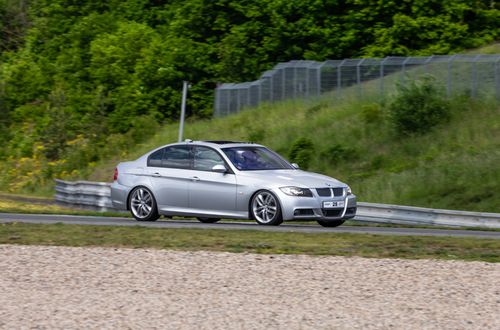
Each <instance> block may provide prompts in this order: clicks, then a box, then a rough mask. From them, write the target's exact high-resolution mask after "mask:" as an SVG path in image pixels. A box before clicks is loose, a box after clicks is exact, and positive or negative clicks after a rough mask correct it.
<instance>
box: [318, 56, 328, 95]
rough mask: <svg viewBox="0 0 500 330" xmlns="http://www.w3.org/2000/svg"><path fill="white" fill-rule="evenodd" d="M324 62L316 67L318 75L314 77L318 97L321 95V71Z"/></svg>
mask: <svg viewBox="0 0 500 330" xmlns="http://www.w3.org/2000/svg"><path fill="white" fill-rule="evenodd" d="M325 63H326V61H325V62H323V63H321V64H320V65H319V66H318V74H317V76H316V79H317V80H318V96H320V95H321V90H322V86H321V69H322V68H323V66H324V65H325Z"/></svg>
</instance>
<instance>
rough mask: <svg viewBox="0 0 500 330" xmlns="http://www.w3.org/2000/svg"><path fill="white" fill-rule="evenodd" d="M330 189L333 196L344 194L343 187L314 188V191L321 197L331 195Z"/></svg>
mask: <svg viewBox="0 0 500 330" xmlns="http://www.w3.org/2000/svg"><path fill="white" fill-rule="evenodd" d="M332 191H333V196H334V197H342V196H344V188H316V192H317V193H318V195H319V196H321V197H332Z"/></svg>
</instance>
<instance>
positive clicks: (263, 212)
mask: <svg viewBox="0 0 500 330" xmlns="http://www.w3.org/2000/svg"><path fill="white" fill-rule="evenodd" d="M250 214H251V215H252V218H253V219H255V221H257V223H258V224H259V225H265V226H278V225H280V224H281V223H282V222H283V217H282V214H281V206H280V203H279V200H278V197H276V195H274V194H273V193H272V192H270V191H268V190H260V191H258V192H257V193H255V195H254V196H253V198H252V201H251V202H250Z"/></svg>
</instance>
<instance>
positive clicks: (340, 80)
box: [337, 59, 346, 97]
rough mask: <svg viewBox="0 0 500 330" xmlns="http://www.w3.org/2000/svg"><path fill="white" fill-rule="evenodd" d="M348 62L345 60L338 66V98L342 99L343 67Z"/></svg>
mask: <svg viewBox="0 0 500 330" xmlns="http://www.w3.org/2000/svg"><path fill="white" fill-rule="evenodd" d="M345 61H346V60H345V59H343V60H342V62H340V63H339V65H338V66H337V97H340V88H341V87H342V65H344V62H345Z"/></svg>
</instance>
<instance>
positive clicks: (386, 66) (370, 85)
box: [214, 55, 500, 117]
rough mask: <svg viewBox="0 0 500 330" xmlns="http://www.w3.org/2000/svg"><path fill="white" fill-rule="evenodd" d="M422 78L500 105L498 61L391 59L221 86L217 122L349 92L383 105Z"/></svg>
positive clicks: (285, 69) (315, 65) (301, 64)
mask: <svg viewBox="0 0 500 330" xmlns="http://www.w3.org/2000/svg"><path fill="white" fill-rule="evenodd" d="M423 74H431V75H433V76H434V77H435V78H436V79H437V80H438V81H439V82H441V83H442V85H443V86H444V87H445V88H446V92H447V94H448V96H450V95H452V94H458V93H462V94H468V95H470V96H471V97H479V96H488V95H489V96H492V97H495V98H496V100H497V101H498V102H500V55H450V56H428V57H394V56H391V57H386V58H361V59H345V60H335V61H325V62H315V61H291V62H287V63H279V64H278V65H276V66H275V67H274V68H273V69H272V70H269V71H266V72H264V74H262V76H261V77H260V79H258V80H256V81H252V82H244V83H239V84H221V85H220V86H218V87H217V88H216V90H215V104H214V116H216V117H222V116H226V115H229V114H232V113H236V112H239V111H241V110H242V109H244V108H250V107H255V106H257V105H259V104H260V103H261V102H275V101H281V100H286V99H294V98H304V97H317V96H319V95H321V94H325V93H330V94H331V95H332V97H341V96H342V95H343V94H345V93H347V91H349V92H350V93H353V92H354V93H357V95H358V96H360V97H362V96H364V95H375V96H379V97H380V98H381V99H382V98H383V97H384V96H385V95H386V94H387V93H388V92H390V91H391V90H392V89H393V88H394V86H395V84H396V83H397V82H399V83H404V81H405V80H407V79H415V78H417V77H418V76H420V75H423Z"/></svg>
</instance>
